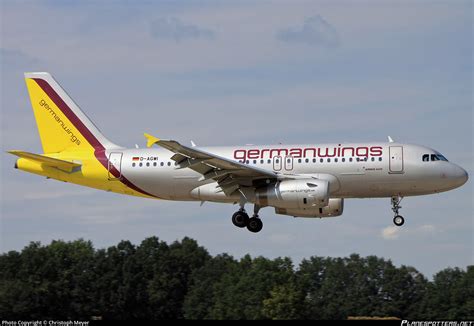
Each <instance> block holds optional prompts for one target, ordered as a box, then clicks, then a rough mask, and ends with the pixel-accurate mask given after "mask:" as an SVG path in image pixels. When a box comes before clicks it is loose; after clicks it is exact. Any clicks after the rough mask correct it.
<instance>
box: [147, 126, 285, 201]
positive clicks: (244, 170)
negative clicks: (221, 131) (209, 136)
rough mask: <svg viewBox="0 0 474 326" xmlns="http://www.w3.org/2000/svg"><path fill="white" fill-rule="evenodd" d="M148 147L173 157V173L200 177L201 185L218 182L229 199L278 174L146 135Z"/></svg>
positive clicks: (276, 176)
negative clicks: (178, 171)
mask: <svg viewBox="0 0 474 326" xmlns="http://www.w3.org/2000/svg"><path fill="white" fill-rule="evenodd" d="M145 137H146V138H147V146H148V147H151V146H153V145H154V144H156V145H158V146H160V147H163V148H166V149H167V150H169V151H171V152H173V153H175V155H173V156H172V157H171V159H172V160H173V161H175V162H177V166H176V169H184V168H189V169H191V170H194V171H196V172H198V173H200V174H201V175H202V176H201V178H200V179H199V180H200V181H204V180H209V179H213V180H215V181H217V183H218V184H219V186H220V188H221V189H222V191H223V192H224V193H225V194H226V195H231V194H232V193H233V192H235V191H236V190H238V189H239V188H240V187H241V186H247V187H258V186H259V185H260V184H262V185H263V184H265V183H266V180H276V179H278V174H276V173H274V172H271V171H267V170H264V169H260V168H258V167H254V166H249V165H246V164H243V163H240V162H237V161H234V160H230V159H228V158H225V157H221V156H219V155H216V154H213V153H209V152H206V151H203V150H200V149H196V148H193V147H187V146H184V145H181V144H180V143H178V142H177V141H174V140H163V139H159V138H156V137H153V136H151V135H149V134H145Z"/></svg>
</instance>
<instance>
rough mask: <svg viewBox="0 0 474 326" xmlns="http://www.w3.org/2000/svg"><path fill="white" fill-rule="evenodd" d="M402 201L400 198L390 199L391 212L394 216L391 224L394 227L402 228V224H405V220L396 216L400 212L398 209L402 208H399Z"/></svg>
mask: <svg viewBox="0 0 474 326" xmlns="http://www.w3.org/2000/svg"><path fill="white" fill-rule="evenodd" d="M402 199H403V197H401V196H393V197H392V211H393V213H394V214H395V217H394V218H393V223H394V224H395V225H396V226H402V225H403V223H405V219H404V218H403V216H401V215H399V214H398V211H399V210H400V208H402V206H400V203H401V201H402Z"/></svg>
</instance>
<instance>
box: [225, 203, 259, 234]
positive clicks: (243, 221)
mask: <svg viewBox="0 0 474 326" xmlns="http://www.w3.org/2000/svg"><path fill="white" fill-rule="evenodd" d="M259 211H260V206H258V205H255V206H254V213H253V215H252V217H251V218H249V216H248V214H247V213H246V212H245V209H244V207H243V206H242V205H241V207H240V209H239V210H238V211H237V212H235V213H234V215H232V223H233V224H234V225H235V226H237V227H239V228H245V227H246V228H247V230H249V231H250V232H253V233H257V232H260V231H261V230H262V228H263V223H262V220H261V219H260V218H259V217H258V212H259Z"/></svg>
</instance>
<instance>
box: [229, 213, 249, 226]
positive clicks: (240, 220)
mask: <svg viewBox="0 0 474 326" xmlns="http://www.w3.org/2000/svg"><path fill="white" fill-rule="evenodd" d="M232 223H234V225H235V226H236V227H239V228H244V227H246V226H247V225H248V223H249V216H248V215H247V213H245V212H244V211H238V212H236V213H234V215H232Z"/></svg>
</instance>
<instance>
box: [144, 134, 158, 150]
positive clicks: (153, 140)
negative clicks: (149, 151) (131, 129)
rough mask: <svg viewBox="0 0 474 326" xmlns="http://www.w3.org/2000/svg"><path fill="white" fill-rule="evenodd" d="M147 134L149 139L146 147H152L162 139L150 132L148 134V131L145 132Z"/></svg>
mask: <svg viewBox="0 0 474 326" xmlns="http://www.w3.org/2000/svg"><path fill="white" fill-rule="evenodd" d="M143 135H144V136H145V138H146V139H147V142H146V147H151V146H153V145H154V144H156V143H157V142H159V141H160V139H159V138H157V137H155V136H152V135H150V134H147V133H146V132H145V133H144V134H143Z"/></svg>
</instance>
